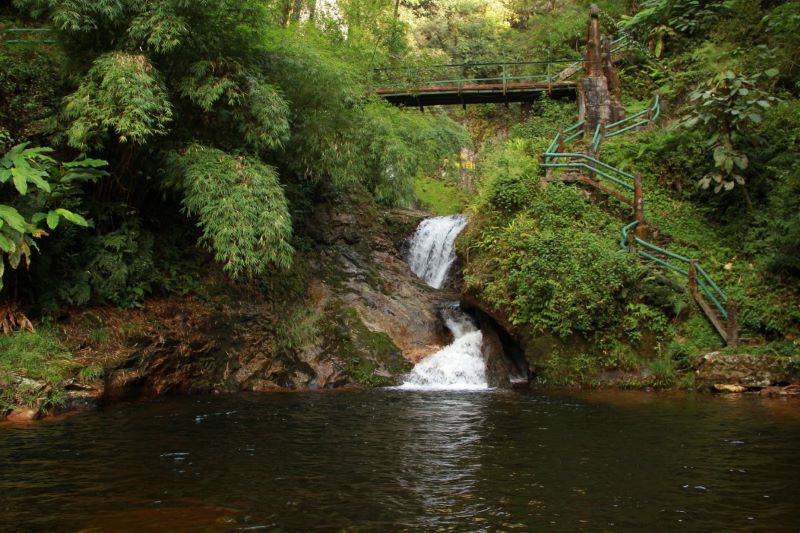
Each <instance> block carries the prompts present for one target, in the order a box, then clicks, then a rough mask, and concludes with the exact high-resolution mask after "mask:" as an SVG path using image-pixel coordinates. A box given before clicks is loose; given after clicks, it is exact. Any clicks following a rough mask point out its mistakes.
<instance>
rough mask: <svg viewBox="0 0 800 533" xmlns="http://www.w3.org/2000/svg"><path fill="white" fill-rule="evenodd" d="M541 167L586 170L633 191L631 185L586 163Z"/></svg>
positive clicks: (555, 164) (574, 162)
mask: <svg viewBox="0 0 800 533" xmlns="http://www.w3.org/2000/svg"><path fill="white" fill-rule="evenodd" d="M542 166H543V167H545V168H569V169H573V170H577V169H583V170H586V171H588V172H592V173H594V174H597V175H598V176H602V177H604V178H606V179H607V180H611V181H613V182H614V183H616V184H617V185H619V186H620V187H622V188H624V189H628V190H629V191H632V190H633V185H631V184H630V183H626V182H624V181H622V180H621V179H619V178H615V177H614V176H612V175H611V174H607V173H606V172H604V171H602V170H600V169H597V168H595V167H591V166H589V165H587V164H586V163H579V162H577V161H573V162H570V163H544V164H542Z"/></svg>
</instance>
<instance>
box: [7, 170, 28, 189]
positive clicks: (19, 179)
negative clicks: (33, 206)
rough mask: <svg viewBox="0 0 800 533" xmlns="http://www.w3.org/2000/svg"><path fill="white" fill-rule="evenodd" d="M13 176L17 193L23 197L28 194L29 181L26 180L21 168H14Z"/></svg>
mask: <svg viewBox="0 0 800 533" xmlns="http://www.w3.org/2000/svg"><path fill="white" fill-rule="evenodd" d="M11 176H12V177H13V179H14V187H16V188H17V191H18V192H19V193H20V194H21V195H23V196H24V195H26V194H28V180H27V179H25V176H24V175H23V173H22V171H21V170H20V169H19V168H12V169H11Z"/></svg>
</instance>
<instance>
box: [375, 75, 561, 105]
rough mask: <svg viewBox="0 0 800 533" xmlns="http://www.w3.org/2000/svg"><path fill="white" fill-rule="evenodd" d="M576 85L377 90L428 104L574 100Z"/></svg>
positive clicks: (397, 101) (399, 101)
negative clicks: (544, 97)
mask: <svg viewBox="0 0 800 533" xmlns="http://www.w3.org/2000/svg"><path fill="white" fill-rule="evenodd" d="M575 85H576V84H575V82H574V81H554V82H518V83H478V84H461V85H453V84H448V85H427V86H421V87H413V88H404V89H389V88H383V89H378V90H377V91H376V92H377V94H378V95H379V96H381V97H383V98H384V99H386V100H387V101H388V102H389V103H391V104H394V105H403V106H408V107H425V106H431V105H467V104H486V103H507V102H530V101H534V100H538V99H539V98H541V97H542V96H543V95H547V96H549V97H550V98H556V99H574V98H575V93H576V91H575Z"/></svg>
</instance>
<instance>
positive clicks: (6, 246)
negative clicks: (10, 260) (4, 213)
mask: <svg viewBox="0 0 800 533" xmlns="http://www.w3.org/2000/svg"><path fill="white" fill-rule="evenodd" d="M16 249H17V247H16V245H15V244H14V243H13V242H12V241H11V239H9V238H8V237H6V236H5V235H3V234H2V233H0V250H2V251H4V252H5V253H7V254H10V253H13V252H14V250H16ZM2 264H3V260H2V258H0V266H2Z"/></svg>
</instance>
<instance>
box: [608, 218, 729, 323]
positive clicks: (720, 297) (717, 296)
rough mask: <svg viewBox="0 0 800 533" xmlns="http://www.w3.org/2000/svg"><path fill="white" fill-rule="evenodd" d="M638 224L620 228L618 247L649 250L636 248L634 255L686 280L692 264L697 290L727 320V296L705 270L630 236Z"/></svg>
mask: <svg viewBox="0 0 800 533" xmlns="http://www.w3.org/2000/svg"><path fill="white" fill-rule="evenodd" d="M638 224H639V221H637V220H634V221H633V222H631V223H630V224H627V225H626V226H623V228H622V238H621V239H620V241H619V244H620V247H621V248H622V249H625V250H627V249H628V248H629V246H630V244H631V241H633V242H634V243H635V244H637V245H639V246H641V247H643V248H646V249H647V250H649V252H648V251H645V250H642V249H638V248H637V249H636V250H635V253H637V254H638V255H639V256H641V257H644V258H645V259H648V260H650V261H653V262H654V263H656V264H658V265H660V266H662V267H664V268H666V269H668V270H672V271H673V272H677V273H678V274H682V275H683V276H686V277H687V278H688V277H689V275H690V267H691V265H692V264H694V268H695V271H696V273H697V274H698V275H699V276H698V277H697V286H698V288H699V289H700V291H701V292H702V293H703V295H705V296H706V298H708V299H709V300H710V301H711V303H712V304H713V305H714V307H715V308H716V309H717V311H718V312H719V314H720V315H721V316H722V318H724V319H726V320H727V319H728V310H727V309H726V308H725V303H727V301H728V295H727V294H725V292H724V291H723V290H722V289H720V288H719V286H718V285H717V284H716V283H714V280H713V279H711V276H709V275H708V273H707V272H706V271H705V269H703V267H702V266H701V265H700V264H699V263H697V262H696V261H694V260H692V259H689V258H688V257H684V256H682V255H679V254H676V253H673V252H670V251H669V250H665V249H664V248H661V247H660V246H656V245H655V244H653V243H650V242H647V241H645V240H642V239H640V238H639V237H636V236H634V234H632V233H630V232H631V230H633V229H635V228H636V226H637V225H638ZM651 252H654V253H656V254H661V255H662V256H664V257H666V258H667V259H664V258H662V257H658V256H655V255H653V253H651ZM669 259H673V260H675V261H678V262H679V263H682V264H684V265H686V267H685V268H684V267H681V266H677V265H675V264H673V263H671V262H669Z"/></svg>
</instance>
